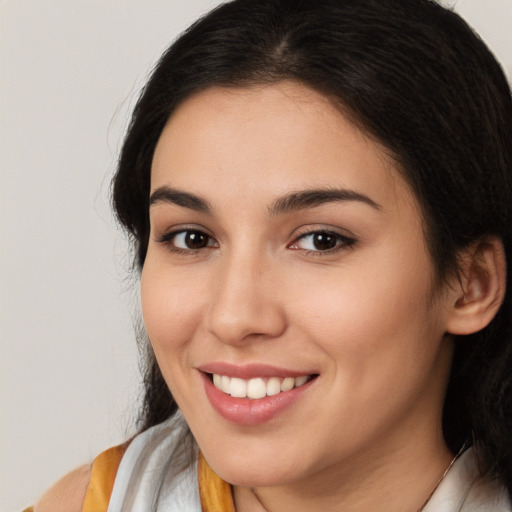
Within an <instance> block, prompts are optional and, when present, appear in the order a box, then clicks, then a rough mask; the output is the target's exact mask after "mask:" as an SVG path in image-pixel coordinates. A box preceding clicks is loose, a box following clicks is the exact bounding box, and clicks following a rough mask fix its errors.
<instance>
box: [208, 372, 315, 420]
mask: <svg viewBox="0 0 512 512" xmlns="http://www.w3.org/2000/svg"><path fill="white" fill-rule="evenodd" d="M198 370H199V371H200V375H201V376H202V381H203V385H204V390H205V393H206V396H207V398H208V400H209V401H210V403H211V405H212V407H213V408H214V409H215V410H216V411H217V413H219V414H220V415H221V416H222V417H223V418H224V419H226V420H228V421H229V422H231V423H236V424H238V425H244V426H256V425H260V424H262V423H265V422H267V421H270V420H272V419H274V418H276V417H277V416H280V415H281V414H282V413H284V411H285V410H287V409H288V408H290V407H292V406H293V404H295V403H297V402H298V401H299V400H300V397H301V396H303V394H304V393H306V392H307V390H308V389H309V388H310V387H311V386H312V385H314V383H315V382H316V381H317V380H318V379H317V377H318V376H319V374H318V373H317V372H312V373H301V372H296V371H290V370H286V369H283V368H276V367H273V366H268V365H260V364H253V365H246V366H237V365H232V364H229V363H212V364H208V365H204V366H200V367H199V368H198Z"/></svg>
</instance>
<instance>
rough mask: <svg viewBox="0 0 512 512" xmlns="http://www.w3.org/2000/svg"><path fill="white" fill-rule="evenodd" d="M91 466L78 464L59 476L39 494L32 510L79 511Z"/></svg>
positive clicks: (44, 511) (89, 476)
mask: <svg viewBox="0 0 512 512" xmlns="http://www.w3.org/2000/svg"><path fill="white" fill-rule="evenodd" d="M91 467H92V466H91V464H86V465H84V466H80V467H79V468H77V469H75V470H74V471H71V473H68V474H67V475H66V476H64V477H63V478H61V479H60V480H59V481H58V482H57V483H55V484H54V485H53V486H52V487H50V489H48V490H47V491H46V492H45V493H44V494H43V496H41V498H40V499H39V500H38V502H37V503H36V504H35V506H34V512H81V511H82V505H83V502H84V499H85V495H86V493H87V487H88V486H89V481H90V479H91Z"/></svg>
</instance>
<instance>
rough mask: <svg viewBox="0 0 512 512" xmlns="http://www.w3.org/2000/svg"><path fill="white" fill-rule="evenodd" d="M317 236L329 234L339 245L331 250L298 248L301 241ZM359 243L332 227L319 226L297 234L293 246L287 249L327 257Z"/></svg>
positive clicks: (351, 236) (290, 245) (352, 237)
mask: <svg viewBox="0 0 512 512" xmlns="http://www.w3.org/2000/svg"><path fill="white" fill-rule="evenodd" d="M317 234H328V235H331V236H334V237H336V238H337V240H338V243H337V244H336V246H335V247H333V248H331V249H325V250H322V249H306V248H301V247H297V244H298V242H299V241H300V240H304V239H306V238H307V237H309V236H314V235H317ZM356 242H357V240H356V238H355V237H354V236H353V235H349V234H346V233H340V231H339V229H337V228H333V227H330V226H318V227H309V228H307V229H304V231H303V232H302V233H300V232H299V233H297V234H295V237H294V239H293V241H292V242H291V244H289V245H288V246H287V247H288V248H289V249H292V250H298V251H305V252H306V253H308V254H315V255H327V254H332V253H335V252H337V251H338V250H341V249H345V248H348V247H350V246H352V245H354V244H355V243H356Z"/></svg>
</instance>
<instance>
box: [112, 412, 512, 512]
mask: <svg viewBox="0 0 512 512" xmlns="http://www.w3.org/2000/svg"><path fill="white" fill-rule="evenodd" d="M108 512H201V500H200V497H199V487H198V482H197V446H196V444H195V442H194V441H193V439H192V436H191V435H190V434H189V432H188V427H187V424H186V422H185V420H184V418H183V416H182V415H181V413H177V414H176V415H175V416H173V417H172V418H171V419H169V420H167V421H166V422H164V423H162V424H160V425H157V426H156V427H153V428H150V429H149V430H147V431H145V432H143V433H142V434H140V435H139V436H137V437H136V438H135V439H134V440H133V441H132V442H131V443H130V446H129V447H128V449H127V450H126V453H125V454H124V456H123V458H122V460H121V464H120V466H119V470H118V472H117V476H116V480H115V483H114V489H113V491H112V495H111V498H110V503H109V507H108ZM219 512H221V511H219ZM390 512H392V511H390ZM411 512H412V511H411ZM423 512H512V506H511V503H510V501H509V498H508V494H507V491H506V490H505V489H504V488H503V486H502V485H501V484H500V483H499V482H497V481H492V482H490V481H486V480H483V479H480V478H479V477H478V469H477V466H476V460H475V457H474V453H473V451H472V450H471V449H469V450H467V451H466V452H465V453H463V454H462V455H461V456H460V457H459V458H458V459H457V460H456V461H455V463H454V464H453V466H452V467H451V468H450V470H449V471H448V473H447V474H446V475H445V477H444V478H443V479H442V481H441V483H440V484H439V486H438V487H437V489H436V490H435V492H434V494H433V495H432V497H431V498H430V500H429V501H428V503H427V505H426V506H425V508H424V509H423Z"/></svg>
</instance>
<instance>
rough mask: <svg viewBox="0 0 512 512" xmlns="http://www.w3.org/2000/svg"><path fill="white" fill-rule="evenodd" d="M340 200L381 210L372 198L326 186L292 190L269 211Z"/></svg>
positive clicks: (344, 189) (284, 211)
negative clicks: (326, 187) (323, 187)
mask: <svg viewBox="0 0 512 512" xmlns="http://www.w3.org/2000/svg"><path fill="white" fill-rule="evenodd" d="M340 201H343V202H345V201H349V202H352V201H358V202H361V203H365V204H367V205H369V206H371V207H372V208H375V209H376V210H379V211H380V210H382V208H381V206H380V205H379V204H378V203H376V202H375V201H374V200H373V199H371V198H369V197H368V196H365V195H364V194H361V193H359V192H356V191H355V190H350V189H346V188H342V189H337V188H328V189H313V190H301V191H299V192H292V193H290V194H287V195H285V196H283V197H280V198H279V199H277V200H276V201H274V203H273V204H272V205H271V206H270V208H269V212H270V214H271V215H279V214H283V213H290V212H293V211H297V210H306V209H308V208H314V207H316V206H320V205H322V204H326V203H335V202H340Z"/></svg>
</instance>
